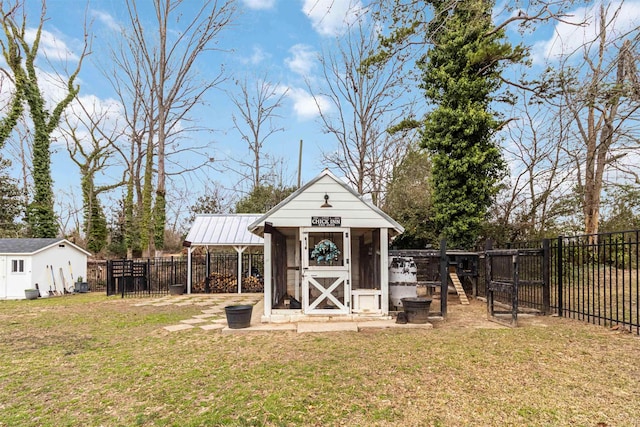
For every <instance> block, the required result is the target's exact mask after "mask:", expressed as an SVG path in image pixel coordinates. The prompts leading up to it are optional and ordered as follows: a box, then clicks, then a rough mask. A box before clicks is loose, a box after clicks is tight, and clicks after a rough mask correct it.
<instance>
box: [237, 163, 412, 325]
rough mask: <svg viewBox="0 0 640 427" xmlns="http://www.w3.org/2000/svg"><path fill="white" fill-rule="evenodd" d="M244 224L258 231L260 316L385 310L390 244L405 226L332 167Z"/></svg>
mask: <svg viewBox="0 0 640 427" xmlns="http://www.w3.org/2000/svg"><path fill="white" fill-rule="evenodd" d="M249 230H251V231H252V232H253V233H255V234H257V235H260V236H264V281H265V283H264V319H263V320H264V321H283V320H286V317H287V316H290V317H293V316H299V315H302V316H309V315H322V316H353V315H367V316H371V315H381V316H386V315H388V313H389V269H388V245H389V241H390V239H391V237H393V236H395V235H398V234H400V233H402V232H403V231H404V228H403V227H402V226H401V225H400V224H398V223H397V222H396V221H394V220H393V219H392V218H391V217H389V216H388V215H387V214H385V213H384V212H382V210H380V209H379V208H377V207H375V206H373V205H372V204H370V203H368V202H367V201H365V200H364V199H363V198H362V196H361V195H359V194H358V193H357V192H356V191H354V190H353V189H352V188H351V187H349V186H348V185H347V184H346V183H345V182H343V181H342V180H340V179H338V178H337V177H336V176H335V175H333V174H332V173H331V172H330V171H328V170H325V171H324V172H322V173H321V174H320V175H318V176H317V177H316V178H314V179H313V180H311V181H310V182H309V183H307V184H306V185H304V186H303V187H301V188H300V189H298V190H297V191H296V192H295V193H293V194H291V195H290V196H289V197H288V198H286V199H285V200H284V201H282V202H281V203H280V204H278V205H277V206H276V207H274V208H273V209H271V210H270V211H269V212H267V213H266V214H264V215H263V216H261V217H260V218H258V219H257V220H256V221H255V222H253V223H252V224H251V225H249Z"/></svg>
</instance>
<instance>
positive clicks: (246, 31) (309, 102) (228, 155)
mask: <svg viewBox="0 0 640 427" xmlns="http://www.w3.org/2000/svg"><path fill="white" fill-rule="evenodd" d="M330 3H332V2H327V1H318V0H307V1H304V2H302V1H297V0H286V1H283V0H279V1H276V0H246V1H240V2H239V6H240V13H239V14H238V15H237V17H236V19H235V20H234V22H233V24H232V25H231V26H230V27H229V28H228V29H227V30H226V31H225V32H224V33H223V34H222V38H221V40H220V43H221V48H222V49H223V51H218V52H215V54H209V55H207V60H206V65H207V66H210V67H211V68H212V69H215V70H217V69H218V67H219V66H220V65H221V64H224V67H225V70H226V71H227V72H228V74H229V75H230V76H232V77H233V78H239V79H242V78H245V77H246V78H247V79H249V81H252V80H253V79H255V78H260V77H262V76H264V75H267V76H268V79H269V80H270V81H271V82H273V83H278V84H279V85H281V86H282V88H283V90H284V89H285V88H286V90H287V96H286V97H285V100H284V103H283V107H282V108H281V109H280V110H279V112H278V114H279V115H280V116H281V117H282V119H280V120H278V121H277V122H278V124H279V125H280V126H282V127H283V128H284V131H282V132H278V133H276V134H274V135H273V136H272V137H271V138H270V139H269V140H268V142H267V144H266V150H265V151H266V152H268V153H270V154H272V155H274V156H276V157H281V158H284V159H285V161H286V165H287V170H288V172H289V173H288V175H287V177H288V178H290V179H294V180H295V176H296V174H297V172H296V171H297V161H298V149H299V141H300V139H302V140H303V141H304V152H303V167H302V170H303V174H302V175H303V181H307V180H309V179H311V178H313V177H314V176H315V175H317V174H318V173H319V172H320V171H321V170H322V169H323V166H322V165H321V162H320V156H321V150H323V149H327V147H329V146H330V144H331V143H332V142H331V140H330V138H329V137H328V136H327V135H324V134H322V133H321V132H320V127H319V124H318V123H317V121H316V118H317V107H316V104H315V102H314V100H313V98H312V96H311V94H310V92H309V89H308V87H307V84H306V80H313V79H314V76H315V74H316V73H318V72H319V68H318V61H317V55H318V53H319V52H320V50H321V49H322V48H323V47H327V46H329V45H330V44H331V43H333V41H334V38H335V37H336V36H337V35H340V34H341V33H342V32H343V31H344V28H345V17H346V20H347V21H348V20H349V19H350V18H349V12H347V8H346V7H343V6H341V5H344V6H346V5H347V3H346V2H335V3H334V4H333V5H332V7H331V8H330V10H329V11H328V12H327V7H328V5H329V4H330ZM354 4H355V6H356V9H357V8H358V7H361V6H359V5H358V3H354ZM34 5H35V4H34ZM70 6H72V7H70ZM86 7H87V6H86V3H85V2H84V1H81V0H74V1H69V0H67V1H65V0H49V1H48V2H47V16H48V17H49V21H47V23H46V25H45V29H46V30H47V31H49V32H51V35H53V36H55V37H56V38H57V39H59V41H58V47H60V45H61V43H64V45H65V46H66V47H67V48H69V49H70V50H71V51H72V52H73V51H74V50H75V51H77V50H78V49H79V45H80V40H81V36H82V33H81V31H82V25H81V23H82V22H83V20H84V15H85V13H86V14H87V16H88V17H89V19H90V20H92V24H91V31H92V33H93V34H94V36H95V38H94V41H93V49H92V51H93V53H92V55H90V56H89V57H88V60H87V61H86V62H85V64H84V65H83V68H82V71H81V73H80V85H81V96H85V97H88V96H95V97H98V98H99V99H101V100H103V101H105V102H107V101H108V99H109V98H110V97H113V96H114V95H113V92H112V89H111V87H110V86H109V85H108V84H107V82H105V80H104V78H103V77H102V75H101V74H100V72H99V71H98V69H97V68H96V65H95V61H97V60H99V61H103V60H104V58H105V55H107V54H106V49H105V48H106V47H107V46H106V45H107V44H108V43H112V42H114V40H113V32H112V31H111V27H112V26H113V25H117V24H122V23H124V22H126V21H125V19H126V18H125V16H123V14H122V4H121V2H119V1H93V2H92V3H91V4H90V5H89V6H88V9H87V10H85V8H86ZM140 7H143V6H142V4H141V6H140ZM141 10H144V9H141ZM149 11H151V10H150V9H149ZM32 16H36V15H35V11H34V12H32ZM145 18H147V19H149V22H150V25H152V19H153V17H152V16H149V17H143V19H145ZM74 48H75V49H74ZM51 56H52V55H50V57H51ZM199 72H200V73H201V74H206V72H207V70H206V69H204V66H203V63H201V64H200V70H199ZM225 90H229V91H234V90H235V89H234V83H233V81H232V79H231V80H229V81H227V82H225V83H223V84H222V85H220V86H219V87H218V89H214V90H212V91H211V92H210V93H209V95H208V97H207V99H206V101H205V102H206V105H205V106H202V107H200V108H198V110H197V111H195V112H194V113H195V114H194V115H195V117H197V118H198V119H199V120H201V121H202V122H203V123H206V126H207V127H210V128H212V130H213V132H212V133H210V134H209V135H207V136H206V137H204V138H207V139H208V141H207V142H210V141H212V142H214V144H213V146H212V147H211V150H212V155H213V157H215V158H216V159H223V158H224V159H234V158H241V157H243V156H246V155H247V154H248V150H247V149H245V148H244V146H243V144H242V143H241V141H240V135H239V134H238V132H237V131H236V130H234V129H233V123H232V121H231V113H232V112H233V106H232V105H231V103H230V102H229V100H228V97H227V94H226V93H225V92H224V91H225ZM195 137H202V135H200V136H195ZM62 154H63V155H64V153H62ZM59 157H63V156H59ZM59 160H60V161H62V159H59ZM54 169H55V165H54ZM55 175H58V174H56V173H55V170H54V178H56V182H59V181H61V180H63V177H62V176H60V175H58V176H57V177H56V176H55ZM213 175H215V174H213ZM64 176H68V170H66V171H65V173H64ZM212 178H213V179H215V180H216V181H219V182H221V183H223V184H224V185H225V186H233V184H234V183H235V181H234V178H235V177H234V175H233V174H228V173H227V174H220V176H212Z"/></svg>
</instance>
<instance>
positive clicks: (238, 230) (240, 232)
mask: <svg viewBox="0 0 640 427" xmlns="http://www.w3.org/2000/svg"><path fill="white" fill-rule="evenodd" d="M260 216H261V215H260V214H228V215H222V214H220V215H218V214H215V215H214V214H211V215H205V214H201V215H196V218H195V220H194V221H193V225H192V226H191V229H190V230H189V234H187V237H186V239H185V241H186V242H189V244H190V245H191V246H262V245H264V240H263V239H262V238H261V237H259V236H256V235H255V234H252V233H250V232H249V230H248V227H249V224H251V223H252V222H254V221H256V220H257V219H258V218H260Z"/></svg>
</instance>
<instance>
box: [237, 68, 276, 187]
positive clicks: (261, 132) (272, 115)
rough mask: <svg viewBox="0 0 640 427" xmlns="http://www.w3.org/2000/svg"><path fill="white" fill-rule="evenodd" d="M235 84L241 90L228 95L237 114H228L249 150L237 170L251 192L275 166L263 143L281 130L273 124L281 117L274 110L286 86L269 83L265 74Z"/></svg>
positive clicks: (239, 161) (240, 160)
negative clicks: (249, 154)
mask: <svg viewBox="0 0 640 427" xmlns="http://www.w3.org/2000/svg"><path fill="white" fill-rule="evenodd" d="M235 83H236V86H237V88H238V89H239V91H240V92H239V93H231V94H230V98H231V101H232V102H233V104H234V105H235V106H236V113H237V115H236V114H233V115H232V116H231V117H232V120H233V125H234V127H235V129H236V130H237V131H238V133H240V136H241V137H242V140H243V141H244V142H245V143H246V144H247V146H248V148H249V151H250V153H251V159H250V160H249V161H247V160H242V159H239V160H238V161H237V162H238V164H239V166H240V170H239V171H238V172H239V173H240V174H241V175H242V176H243V178H244V179H248V180H250V182H251V188H250V189H249V191H251V190H253V189H254V188H256V187H258V186H260V185H262V184H263V183H264V181H265V178H268V177H265V174H269V173H271V172H272V169H273V167H274V159H273V157H271V158H270V157H269V155H268V154H266V153H265V151H264V145H265V143H266V142H267V139H269V138H270V137H272V136H273V135H274V134H276V133H277V132H282V131H284V127H282V126H278V125H277V124H276V119H279V118H280V116H279V115H278V113H277V111H278V109H279V108H280V107H282V101H283V99H284V97H285V96H286V95H287V91H288V89H283V88H282V85H280V84H279V83H270V82H269V81H268V80H267V75H263V76H262V77H260V78H257V79H255V81H254V82H253V83H252V84H251V85H250V84H249V82H248V81H247V78H246V77H245V79H244V80H236V82H235ZM265 170H266V172H265Z"/></svg>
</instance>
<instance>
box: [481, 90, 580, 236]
mask: <svg viewBox="0 0 640 427" xmlns="http://www.w3.org/2000/svg"><path fill="white" fill-rule="evenodd" d="M520 99H521V104H520V105H518V106H516V108H515V109H514V111H512V113H511V116H512V117H514V119H513V120H512V121H511V122H510V126H509V127H508V129H507V137H506V140H507V143H506V144H505V146H504V151H505V153H506V156H507V158H508V160H509V164H510V165H511V176H510V177H509V178H508V179H509V181H508V182H506V183H505V185H504V189H503V190H502V191H501V193H500V194H499V196H498V200H497V201H496V203H495V206H494V207H495V209H493V212H492V216H493V217H494V218H495V219H496V220H497V223H498V225H499V226H500V227H501V228H502V229H503V230H511V234H512V235H510V236H506V237H507V238H508V239H509V240H510V241H513V240H516V239H518V238H538V237H541V236H542V235H543V234H544V233H545V231H546V232H548V231H549V230H551V229H553V226H554V220H555V219H557V218H556V217H557V216H558V215H562V214H563V212H559V211H558V210H557V209H555V207H556V206H558V204H559V202H560V201H561V199H563V198H564V197H565V196H566V195H567V194H568V193H570V192H571V191H572V188H571V185H567V182H568V179H569V178H570V174H571V167H572V164H571V163H570V162H569V161H568V160H567V158H566V156H565V154H564V151H563V149H562V147H563V144H562V143H560V141H565V140H566V135H567V132H568V126H567V123H566V119H565V115H564V114H556V111H555V110H550V109H548V108H538V106H537V105H536V103H532V102H531V100H532V99H533V96H532V95H531V94H527V93H526V91H523V93H522V94H521V97H520ZM541 123H544V124H545V125H544V126H540V124H541Z"/></svg>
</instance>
